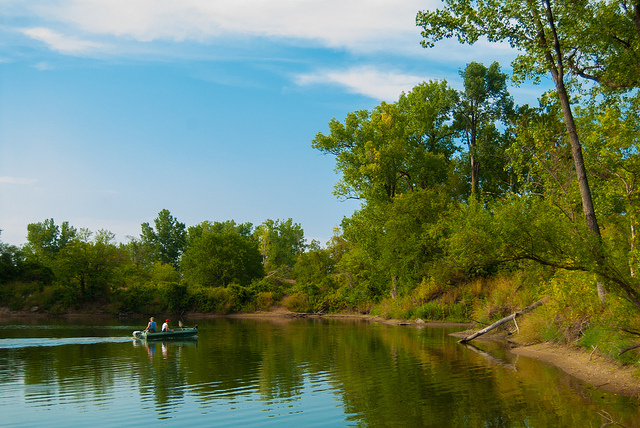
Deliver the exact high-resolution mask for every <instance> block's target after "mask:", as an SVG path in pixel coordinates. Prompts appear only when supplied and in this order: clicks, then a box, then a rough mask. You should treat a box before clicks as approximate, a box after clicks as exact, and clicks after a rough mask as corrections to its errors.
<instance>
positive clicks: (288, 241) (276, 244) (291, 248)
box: [254, 218, 305, 272]
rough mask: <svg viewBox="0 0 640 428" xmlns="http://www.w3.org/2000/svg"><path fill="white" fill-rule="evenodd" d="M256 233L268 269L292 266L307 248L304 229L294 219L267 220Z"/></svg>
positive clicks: (265, 266)
mask: <svg viewBox="0 0 640 428" xmlns="http://www.w3.org/2000/svg"><path fill="white" fill-rule="evenodd" d="M254 235H255V237H256V239H257V240H258V242H259V243H260V252H261V253H262V260H263V264H264V268H265V270H266V271H268V272H270V271H273V270H276V269H278V268H279V267H282V266H287V267H289V268H290V267H292V266H293V265H294V264H295V262H296V259H297V258H298V256H299V255H300V254H302V253H303V252H304V249H305V239H304V230H302V227H301V226H300V224H298V223H294V222H293V219H291V218H290V219H287V220H284V221H283V220H275V221H274V220H271V219H267V220H265V221H264V222H263V223H262V224H261V225H260V226H258V227H257V228H256V230H255V232H254Z"/></svg>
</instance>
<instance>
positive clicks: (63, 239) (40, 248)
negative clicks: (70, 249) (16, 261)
mask: <svg viewBox="0 0 640 428" xmlns="http://www.w3.org/2000/svg"><path fill="white" fill-rule="evenodd" d="M76 234H77V231H76V229H75V228H73V227H71V226H69V222H66V221H65V222H63V223H62V225H61V226H57V225H56V224H55V222H54V221H53V219H47V220H45V221H43V222H41V223H31V224H29V225H28V226H27V241H28V242H27V244H26V245H25V249H26V250H27V251H29V252H31V253H32V254H33V255H34V256H35V257H37V258H39V259H40V260H41V261H51V260H53V258H54V257H55V256H56V254H57V253H58V251H60V250H61V249H62V248H64V247H65V246H66V245H67V244H68V243H69V242H70V241H71V240H72V239H74V238H75V237H76Z"/></svg>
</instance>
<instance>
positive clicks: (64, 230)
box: [0, 209, 316, 314]
mask: <svg viewBox="0 0 640 428" xmlns="http://www.w3.org/2000/svg"><path fill="white" fill-rule="evenodd" d="M114 238H115V236H114V234H113V233H111V232H109V231H106V230H100V231H98V232H97V233H92V232H91V231H89V230H86V229H80V230H77V229H76V228H74V227H73V226H71V225H69V224H68V222H63V223H62V224H61V225H57V224H55V222H54V220H53V219H48V220H45V221H43V222H41V223H33V224H29V225H28V227H27V243H26V244H25V245H23V246H22V247H16V246H12V245H8V244H4V243H0V302H2V306H5V307H9V309H11V310H31V309H32V308H33V310H34V311H35V310H39V311H47V312H49V313H53V314H60V313H64V312H66V311H69V310H78V309H83V308H85V309H86V308H87V307H92V306H93V307H99V308H101V309H102V310H105V311H107V312H111V313H119V312H137V313H157V312H167V311H168V312H182V311H187V310H189V311H202V312H216V313H229V312H234V311H240V310H255V309H256V306H255V304H256V302H259V303H260V305H261V306H265V308H268V307H269V305H270V304H271V303H272V302H274V301H275V300H276V299H277V298H278V297H281V296H282V293H283V292H284V291H285V290H283V289H282V288H281V287H279V286H278V285H279V282H278V281H277V280H274V281H270V282H268V281H264V276H265V275H264V272H265V269H268V270H277V269H282V270H283V271H285V272H289V271H290V270H291V267H292V266H293V265H294V263H295V261H296V259H297V257H298V256H299V254H300V253H302V252H303V251H304V249H305V248H306V247H307V245H306V244H305V239H304V232H303V230H302V228H301V227H300V225H299V224H295V223H293V221H292V219H289V220H285V221H281V220H276V221H273V220H267V221H265V222H263V223H262V224H261V225H259V226H258V227H255V228H254V227H253V225H252V224H250V223H244V224H236V223H235V222H234V221H226V222H214V223H212V222H209V221H204V222H202V223H200V224H198V225H196V226H192V227H189V228H188V229H187V228H186V226H185V225H184V224H183V223H181V222H179V221H178V220H177V219H176V218H174V217H173V216H172V215H171V213H170V212H169V211H168V210H166V209H165V210H162V211H161V212H160V213H159V214H158V217H157V218H156V219H155V222H154V225H153V226H152V225H150V224H149V223H143V224H142V225H141V233H140V237H139V238H134V237H130V240H129V242H128V243H126V244H122V243H121V244H117V243H116V242H115V240H114ZM312 245H316V244H315V243H312Z"/></svg>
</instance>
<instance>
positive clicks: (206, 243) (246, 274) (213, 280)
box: [181, 221, 264, 287]
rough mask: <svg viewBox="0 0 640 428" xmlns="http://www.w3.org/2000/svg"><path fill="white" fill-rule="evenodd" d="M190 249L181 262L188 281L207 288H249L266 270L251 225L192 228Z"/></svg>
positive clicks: (216, 223)
mask: <svg viewBox="0 0 640 428" xmlns="http://www.w3.org/2000/svg"><path fill="white" fill-rule="evenodd" d="M188 241H189V246H188V249H187V251H186V252H185V253H184V256H183V260H182V262H181V266H182V271H183V273H184V278H185V280H186V281H187V282H189V283H192V284H197V285H199V286H206V287H226V286H228V285H230V284H238V285H242V286H247V285H249V284H250V283H251V281H252V280H254V279H258V278H262V276H263V275H264V268H263V266H262V259H261V255H260V251H259V250H258V242H257V241H256V240H255V239H253V238H252V236H251V225H250V224H248V223H247V224H240V225H236V224H235V222H233V221H228V222H224V223H218V222H215V223H210V222H203V223H201V224H199V225H197V226H193V227H191V228H189V238H188Z"/></svg>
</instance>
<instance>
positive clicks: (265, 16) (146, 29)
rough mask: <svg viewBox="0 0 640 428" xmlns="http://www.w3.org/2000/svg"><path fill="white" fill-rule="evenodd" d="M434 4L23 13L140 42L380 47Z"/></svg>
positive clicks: (245, 1)
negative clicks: (276, 41) (279, 41)
mask: <svg viewBox="0 0 640 428" xmlns="http://www.w3.org/2000/svg"><path fill="white" fill-rule="evenodd" d="M437 4H438V1H437V0H397V1H394V2H390V1H383V0H367V1H364V0H324V1H322V2H319V1H317V0H296V1H291V0H289V1H287V0H234V1H215V2H213V1H208V0H181V1H179V2H178V1H174V0H137V1H131V0H92V1H80V0H47V1H42V0H35V1H34V3H32V4H31V5H30V6H28V8H29V10H28V12H26V13H32V14H33V13H35V14H36V15H39V16H40V17H41V18H42V19H46V20H47V21H48V22H55V23H57V24H61V25H66V26H68V28H69V29H76V30H78V29H79V30H81V31H82V32H83V33H84V34H94V35H102V36H110V37H113V36H115V37H118V38H122V39H128V40H137V41H141V42H151V41H156V40H164V41H166V40H171V41H196V42H208V41H211V40H213V39H215V38H218V37H228V36H234V37H235V36H245V37H246V36H250V37H252V36H258V37H278V38H291V39H306V40H313V41H316V42H318V43H320V44H322V45H324V46H330V47H341V48H347V49H358V50H362V49H365V50H378V49H385V48H389V47H390V46H392V45H395V44H397V42H398V40H406V38H407V37H413V38H415V37H416V35H417V34H418V30H417V29H416V27H415V16H416V13H417V12H418V11H419V10H421V9H424V8H426V7H431V8H435V7H437ZM25 8H27V6H25ZM68 34H71V33H68ZM47 39H49V40H51V36H50V35H48V36H47ZM54 43H55V45H57V46H59V45H63V46H64V45H66V44H67V43H68V44H69V45H70V47H66V49H67V51H70V50H72V49H78V50H80V49H83V48H84V49H86V48H89V47H94V46H92V45H91V43H92V42H83V41H80V40H74V41H66V43H65V41H60V40H57V41H55V42H52V46H53V45H54Z"/></svg>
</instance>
